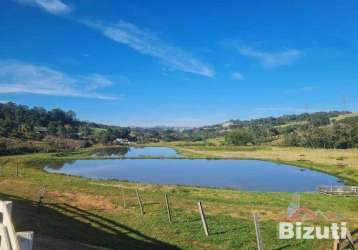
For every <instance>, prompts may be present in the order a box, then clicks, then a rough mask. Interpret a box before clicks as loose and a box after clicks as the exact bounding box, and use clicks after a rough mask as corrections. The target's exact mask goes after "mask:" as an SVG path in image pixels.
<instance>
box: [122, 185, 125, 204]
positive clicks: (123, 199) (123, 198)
mask: <svg viewBox="0 0 358 250" xmlns="http://www.w3.org/2000/svg"><path fill="white" fill-rule="evenodd" d="M122 202H123V208H126V197H125V196H124V188H122Z"/></svg>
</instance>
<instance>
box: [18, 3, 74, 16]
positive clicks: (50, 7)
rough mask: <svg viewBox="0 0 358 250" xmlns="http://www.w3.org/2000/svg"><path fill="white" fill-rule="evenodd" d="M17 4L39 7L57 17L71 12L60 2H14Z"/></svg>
mask: <svg viewBox="0 0 358 250" xmlns="http://www.w3.org/2000/svg"><path fill="white" fill-rule="evenodd" d="M15 1H16V2H18V3H21V4H25V5H31V6H36V7H39V8H41V9H43V10H45V11H47V12H49V13H51V14H54V15H59V14H66V13H69V12H71V7H70V6H69V5H67V4H65V3H63V2H62V1H60V0H15Z"/></svg>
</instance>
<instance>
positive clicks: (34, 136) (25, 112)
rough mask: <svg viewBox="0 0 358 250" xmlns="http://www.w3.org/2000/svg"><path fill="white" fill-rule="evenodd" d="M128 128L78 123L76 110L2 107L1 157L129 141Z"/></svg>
mask: <svg viewBox="0 0 358 250" xmlns="http://www.w3.org/2000/svg"><path fill="white" fill-rule="evenodd" d="M130 132H131V131H130V129H129V128H121V127H118V126H107V125H103V124H98V123H93V122H86V121H79V120H78V119H77V118H76V114H75V112H73V111H63V110H61V109H53V110H50V111H47V110H45V109H44V108H41V107H34V108H29V107H27V106H24V105H16V104H15V103H11V102H9V103H5V104H0V154H13V153H26V152H40V151H46V152H48V151H59V150H72V149H75V148H79V147H86V146H89V145H91V144H94V143H103V144H108V143H112V142H113V141H114V140H115V139H116V138H129V137H130Z"/></svg>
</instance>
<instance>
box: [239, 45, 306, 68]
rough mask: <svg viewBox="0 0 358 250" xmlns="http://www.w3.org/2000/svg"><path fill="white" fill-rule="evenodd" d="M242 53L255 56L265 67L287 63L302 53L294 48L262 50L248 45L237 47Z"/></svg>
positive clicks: (296, 58)
mask: <svg viewBox="0 0 358 250" xmlns="http://www.w3.org/2000/svg"><path fill="white" fill-rule="evenodd" d="M239 52H240V53H241V54H242V55H245V56H249V57H252V58H255V59H257V60H259V61H260V63H261V64H262V65H263V66H264V67H266V68H275V67H279V66H284V65H289V64H291V63H293V62H294V61H296V60H298V59H299V58H300V57H302V56H303V53H302V52H301V51H299V50H296V49H287V50H284V51H280V52H264V51H259V50H255V49H253V48H250V47H242V48H239Z"/></svg>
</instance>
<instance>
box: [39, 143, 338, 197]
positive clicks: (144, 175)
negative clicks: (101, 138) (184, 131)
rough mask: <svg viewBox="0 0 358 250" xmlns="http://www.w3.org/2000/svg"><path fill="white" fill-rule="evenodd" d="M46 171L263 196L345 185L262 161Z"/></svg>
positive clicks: (124, 163)
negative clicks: (226, 189) (251, 193)
mask: <svg viewBox="0 0 358 250" xmlns="http://www.w3.org/2000/svg"><path fill="white" fill-rule="evenodd" d="M150 153H151V154H150ZM148 154H149V155H148ZM125 155H127V156H128V157H142V156H144V155H145V156H154V157H180V155H178V154H177V152H176V151H175V150H174V149H171V148H160V147H155V148H153V147H147V148H131V149H130V150H129V151H128V152H127V153H125ZM45 170H46V171H48V172H53V173H64V174H70V175H77V176H84V177H90V178H96V179H118V180H128V181H132V182H141V183H153V184H180V185H190V186H202V187H217V188H234V189H240V190H249V191H262V192H305V191H315V190H316V187H317V186H318V185H335V186H340V185H343V184H342V183H341V181H340V180H339V179H338V178H336V177H334V176H331V175H329V174H325V173H321V172H318V171H313V170H309V169H303V168H300V167H295V166H290V165H285V164H277V163H273V162H267V161H259V160H206V159H180V158H179V159H99V160H98V159H93V160H75V161H72V162H62V163H59V162H56V163H52V164H48V165H46V166H45Z"/></svg>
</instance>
